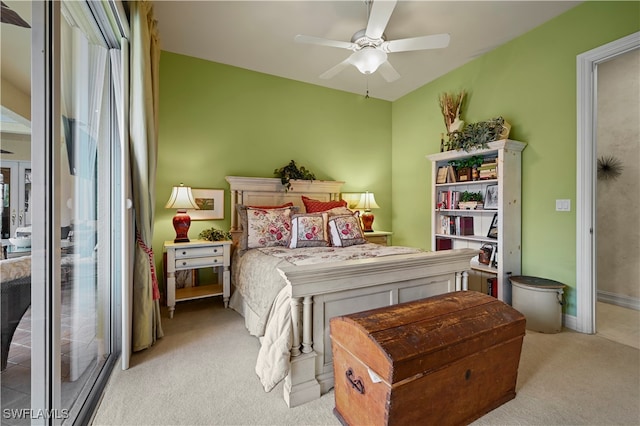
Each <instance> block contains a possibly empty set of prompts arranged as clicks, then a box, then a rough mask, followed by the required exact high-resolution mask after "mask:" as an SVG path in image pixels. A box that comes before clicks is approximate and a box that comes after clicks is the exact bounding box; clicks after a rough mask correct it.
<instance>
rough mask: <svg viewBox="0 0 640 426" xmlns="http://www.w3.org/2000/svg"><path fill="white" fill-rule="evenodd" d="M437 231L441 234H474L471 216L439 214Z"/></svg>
mask: <svg viewBox="0 0 640 426" xmlns="http://www.w3.org/2000/svg"><path fill="white" fill-rule="evenodd" d="M439 233H440V234H442V235H474V234H475V232H474V229H473V217H471V216H446V215H443V216H440V232H439Z"/></svg>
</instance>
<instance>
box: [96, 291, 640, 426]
mask: <svg viewBox="0 0 640 426" xmlns="http://www.w3.org/2000/svg"><path fill="white" fill-rule="evenodd" d="M163 328H164V331H165V337H164V338H162V339H161V340H160V341H158V343H157V344H156V345H155V346H154V347H152V348H151V349H148V350H146V351H143V352H141V353H137V354H134V356H133V362H132V367H131V368H130V369H129V370H126V371H122V370H120V369H117V370H115V371H114V372H113V374H112V377H111V380H110V382H109V384H108V386H107V388H106V390H105V393H104V396H103V399H102V402H101V405H100V407H99V408H98V410H97V413H96V415H95V417H94V422H93V424H94V425H205V424H207V425H209V424H210V425H214V424H219V425H220V424H221V425H339V424H340V423H339V422H338V421H337V419H336V418H335V417H334V415H333V413H332V410H333V407H334V399H333V398H334V395H333V391H331V392H329V393H328V394H326V395H324V396H323V397H322V398H320V399H319V400H316V401H313V402H310V403H308V404H304V405H302V406H300V407H295V408H292V409H289V408H287V406H286V404H285V403H284V401H283V399H282V385H280V386H278V387H277V388H276V389H274V390H273V391H272V392H270V393H266V392H264V391H263V390H262V387H261V385H260V382H259V381H258V378H257V376H256V375H255V373H254V363H255V359H256V356H257V353H258V339H256V338H255V337H252V336H250V335H249V334H248V333H247V331H246V330H245V328H244V323H243V320H242V318H241V317H240V316H239V315H238V314H237V313H236V312H234V311H232V310H230V309H224V308H222V306H221V302H220V301H219V299H203V300H199V301H192V302H186V303H180V304H178V306H177V309H176V313H175V316H174V318H173V319H172V320H170V319H168V318H167V317H166V314H165V317H164V318H163ZM516 390H517V396H516V398H515V399H514V400H512V401H509V402H507V403H506V404H504V405H502V406H501V407H498V408H497V409H495V410H493V411H492V412H490V413H489V414H487V415H486V416H484V417H482V418H480V419H478V420H477V421H476V422H474V425H614V424H618V425H638V424H640V402H639V401H640V351H638V349H635V348H632V347H630V346H626V345H623V344H619V343H615V342H613V341H611V340H608V339H604V338H601V337H599V336H597V335H584V334H579V333H574V332H571V331H567V330H565V331H564V332H562V333H559V334H541V333H535V332H527V335H526V337H525V339H524V345H523V353H522V357H521V361H520V369H519V374H518V384H517V389H516Z"/></svg>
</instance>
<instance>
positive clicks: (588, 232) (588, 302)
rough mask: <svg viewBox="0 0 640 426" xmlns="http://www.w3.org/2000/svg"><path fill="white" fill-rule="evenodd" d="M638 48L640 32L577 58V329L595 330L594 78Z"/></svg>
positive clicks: (584, 330) (595, 187)
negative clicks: (602, 68)
mask: <svg viewBox="0 0 640 426" xmlns="http://www.w3.org/2000/svg"><path fill="white" fill-rule="evenodd" d="M638 48H640V32H637V33H634V34H631V35H629V36H627V37H624V38H622V39H619V40H616V41H614V42H611V43H608V44H606V45H604V46H601V47H598V48H596V49H593V50H591V51H588V52H585V53H583V54H581V55H578V57H577V81H578V97H577V100H578V103H577V111H578V117H577V121H578V128H577V132H578V138H577V142H578V145H577V154H578V156H577V166H578V173H577V185H576V189H577V218H576V219H577V221H576V224H577V229H576V231H577V232H576V234H577V238H576V245H577V247H576V255H577V256H576V258H577V271H576V290H577V300H576V302H577V316H576V330H577V331H580V332H583V333H590V334H593V333H595V332H596V303H597V300H598V297H597V294H598V293H597V290H598V289H597V277H598V275H597V272H598V266H597V241H598V227H597V211H596V200H597V168H596V164H597V156H598V151H597V143H596V142H597V95H598V93H597V83H598V80H597V77H598V65H599V64H603V63H605V62H607V61H610V60H612V59H614V58H616V57H617V56H619V55H623V54H625V53H627V52H631V51H633V50H635V49H638Z"/></svg>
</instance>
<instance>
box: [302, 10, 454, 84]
mask: <svg viewBox="0 0 640 426" xmlns="http://www.w3.org/2000/svg"><path fill="white" fill-rule="evenodd" d="M365 3H366V5H367V10H368V22H367V28H365V29H362V30H360V31H357V32H356V33H355V34H354V35H353V37H351V42H346V41H339V40H329V39H326V38H321V37H314V36H307V35H302V34H298V35H297V36H295V38H294V40H295V41H296V42H298V43H307V44H317V45H321V46H329V47H338V48H341V49H348V50H352V51H353V53H352V54H351V56H349V57H348V58H347V59H345V60H344V61H342V62H340V63H339V64H337V65H335V66H334V67H332V68H329V69H328V70H327V71H325V72H324V73H322V74H321V75H320V78H322V79H329V78H332V77H334V76H335V75H336V74H338V73H339V72H340V71H342V70H344V69H345V68H346V67H348V66H349V65H354V66H355V67H356V68H358V70H359V71H360V72H361V73H363V74H373V73H374V72H376V71H377V70H380V74H381V75H382V77H383V78H384V79H385V80H387V81H388V82H392V81H395V80H397V79H399V78H400V74H398V72H397V71H396V70H395V68H393V66H392V65H391V64H390V63H389V61H388V60H387V53H395V52H408V51H412V50H426V49H441V48H443V47H447V46H448V45H449V39H450V37H449V34H435V35H428V36H422V37H412V38H405V39H400V40H387V39H386V37H385V35H384V30H385V28H386V27H387V23H388V22H389V18H391V14H392V13H393V9H394V8H395V6H396V3H397V0H375V1H374V0H365Z"/></svg>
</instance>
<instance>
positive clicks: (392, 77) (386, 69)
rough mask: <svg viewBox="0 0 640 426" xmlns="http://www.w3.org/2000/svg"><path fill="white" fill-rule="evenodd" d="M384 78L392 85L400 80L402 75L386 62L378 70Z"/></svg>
mask: <svg viewBox="0 0 640 426" xmlns="http://www.w3.org/2000/svg"><path fill="white" fill-rule="evenodd" d="M378 71H380V74H381V75H382V77H383V78H384V79H385V80H387V82H389V83H392V82H394V81H396V80H397V79H399V78H400V74H398V71H396V69H395V68H394V67H393V66H392V65H391V64H390V63H389V61H384V62H383V63H382V65H380V67H379V68H378Z"/></svg>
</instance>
